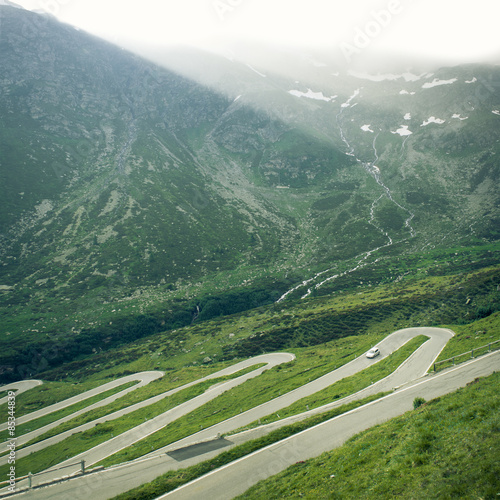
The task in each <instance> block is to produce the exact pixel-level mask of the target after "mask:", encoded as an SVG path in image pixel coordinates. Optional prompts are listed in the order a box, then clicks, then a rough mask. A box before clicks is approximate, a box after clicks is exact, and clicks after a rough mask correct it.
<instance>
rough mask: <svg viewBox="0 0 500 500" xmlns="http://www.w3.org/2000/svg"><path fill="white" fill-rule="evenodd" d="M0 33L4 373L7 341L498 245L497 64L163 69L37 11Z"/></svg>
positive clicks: (16, 12)
mask: <svg viewBox="0 0 500 500" xmlns="http://www.w3.org/2000/svg"><path fill="white" fill-rule="evenodd" d="M0 20H1V30H0V51H1V53H2V57H1V58H0V75H1V76H0V176H1V182H0V190H1V193H0V221H1V222H0V224H1V239H0V256H1V262H2V266H1V268H0V287H1V294H0V300H1V310H0V312H1V314H2V321H1V323H2V327H1V328H2V332H0V342H1V343H2V345H4V346H6V347H5V350H4V360H3V364H4V367H3V371H7V372H9V371H12V363H14V361H13V360H14V359H15V356H16V355H17V354H16V353H18V352H19V349H20V348H21V346H22V345H23V343H24V342H25V341H26V339H31V340H32V341H33V342H35V343H40V342H43V343H44V345H51V344H54V343H57V342H60V341H61V339H62V338H64V339H66V338H70V337H71V338H73V337H74V338H76V336H78V334H80V333H81V332H82V331H84V330H85V329H88V328H91V329H94V330H95V331H96V332H98V333H96V338H99V339H104V340H105V339H107V338H109V335H110V333H109V330H110V329H112V327H110V326H109V325H112V324H113V318H117V317H118V319H120V318H121V320H123V318H129V317H136V316H137V315H138V314H142V315H144V314H146V315H147V314H150V313H152V312H155V314H156V316H155V318H156V319H155V321H158V324H156V323H155V327H154V328H155V329H156V330H158V329H161V327H162V326H164V327H166V326H168V325H170V324H173V325H175V324H177V323H176V322H175V321H174V322H173V323H172V322H171V323H168V321H169V320H168V318H167V316H168V315H169V314H170V315H172V314H174V315H175V313H176V306H175V304H179V303H181V302H182V303H183V304H184V303H186V304H188V305H187V306H186V307H184V306H183V307H184V309H182V311H183V312H182V314H183V315H184V316H182V314H181V316H182V318H181V319H179V321H178V324H186V323H189V322H190V321H193V320H196V319H197V318H198V317H203V308H204V306H206V305H207V303H206V301H205V302H203V301H202V300H200V299H199V298H200V297H202V296H206V295H211V296H213V295H217V294H223V293H226V292H227V291H228V290H238V291H243V292H242V293H243V294H245V293H246V292H244V291H245V290H253V291H255V290H258V291H259V294H258V298H255V297H254V296H252V299H251V300H248V301H247V302H248V303H247V304H246V306H247V307H250V306H257V305H260V304H262V303H268V302H270V301H274V300H278V299H279V298H280V297H281V298H282V299H284V298H286V297H301V296H307V295H309V294H311V293H316V292H317V291H319V290H320V289H321V287H322V286H323V285H324V283H326V282H328V283H331V282H332V280H335V277H336V276H337V275H338V274H339V273H340V274H341V273H348V272H350V271H351V270H353V269H358V268H359V266H362V265H365V264H368V263H370V264H373V263H376V262H378V261H380V260H384V259H386V258H392V257H394V256H398V255H408V254H419V253H422V252H425V251H428V250H429V249H433V248H440V247H450V246H457V247H459V246H464V245H481V244H485V243H488V242H495V241H497V240H498V229H499V226H500V224H499V211H498V207H499V193H498V188H497V184H496V182H497V178H498V174H499V161H498V155H499V154H500V143H499V137H500V135H499V133H498V132H499V128H500V92H499V85H498V84H499V82H500V70H499V68H498V67H485V66H466V67H456V68H444V69H440V70H437V71H435V72H433V73H419V74H414V73H411V72H406V73H402V74H395V75H393V74H386V75H380V74H379V75H368V74H359V73H348V72H345V71H343V72H338V71H336V70H335V68H333V67H331V66H330V65H329V64H328V63H323V62H321V61H318V60H315V59H312V58H308V57H302V58H300V59H298V62H297V64H296V67H295V68H293V67H292V69H291V70H290V68H288V70H287V71H282V72H278V71H277V68H278V66H276V67H275V71H274V72H273V71H271V70H269V69H268V68H267V67H266V68H255V67H254V66H252V65H249V64H244V63H241V62H238V61H235V60H233V61H230V60H227V59H224V58H219V57H216V56H209V55H207V54H203V53H192V52H190V53H189V54H188V55H186V54H183V53H180V54H171V55H169V56H168V57H167V61H165V64H166V65H169V66H170V69H165V68H162V67H160V66H157V65H156V64H154V63H152V62H148V61H146V60H144V59H141V58H140V57H138V56H136V55H133V54H131V53H129V52H127V51H125V50H123V49H120V48H118V47H115V46H113V45H111V44H108V43H106V42H104V41H102V40H99V39H96V38H94V37H92V36H89V35H88V34H86V33H83V32H80V31H79V30H77V29H75V28H73V27H70V26H66V25H62V24H60V23H59V22H57V21H56V20H55V19H53V18H51V17H49V16H43V15H39V14H34V13H31V12H27V11H24V10H21V9H15V8H13V7H10V6H8V5H0ZM180 61H182V62H183V64H180ZM186 61H189V64H186ZM181 66H182V67H181ZM181 71H182V73H184V76H183V75H181V74H180V73H181ZM301 283H304V285H301ZM291 291H293V293H289V292H291ZM244 296H245V297H246V299H245V300H247V299H248V297H249V296H248V295H244ZM231 300H232V299H231ZM190 301H191V302H190ZM233 302H234V301H233ZM212 305H213V304H212ZM238 307H239V308H240V309H241V308H244V307H245V305H240V306H238ZM208 310H209V308H208V307H206V308H205V313H204V314H205V317H209V316H210V315H209V313H208ZM221 312H224V311H220V310H217V308H215V310H214V311H213V314H219V313H221ZM228 312H231V309H229V310H228ZM117 315H118V316H117ZM166 322H167V325H166ZM116 324H117V322H116V321H115V325H116ZM118 324H121V323H119V322H118ZM105 327H106V330H104V328H105ZM120 328H121V327H120ZM120 331H123V328H122V329H121V330H120ZM148 331H149V330H148V328H145V329H142V327H141V328H139V329H138V331H137V332H136V334H134V335H135V336H140V335H143V334H144V333H147V332H148ZM117 332H118V330H116V331H114V333H113V334H115V335H119V333H117ZM104 340H103V342H104ZM97 348H99V345H97Z"/></svg>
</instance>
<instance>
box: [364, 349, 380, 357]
mask: <svg viewBox="0 0 500 500" xmlns="http://www.w3.org/2000/svg"><path fill="white" fill-rule="evenodd" d="M379 354H380V351H379V349H378V347H372V348H371V349H370V350H369V351H368V352H367V353H366V357H367V358H375V357H377V356H378V355H379Z"/></svg>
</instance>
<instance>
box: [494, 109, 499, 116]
mask: <svg viewBox="0 0 500 500" xmlns="http://www.w3.org/2000/svg"><path fill="white" fill-rule="evenodd" d="M492 113H493V114H494V115H498V116H500V111H498V109H494V110H493V111H492Z"/></svg>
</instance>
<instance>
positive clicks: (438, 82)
mask: <svg viewBox="0 0 500 500" xmlns="http://www.w3.org/2000/svg"><path fill="white" fill-rule="evenodd" d="M456 81H457V78H452V79H451V80H439V79H437V78H434V80H432V82H427V83H424V84H423V85H422V88H423V89H431V88H432V87H439V86H440V85H451V84H452V83H455V82H456Z"/></svg>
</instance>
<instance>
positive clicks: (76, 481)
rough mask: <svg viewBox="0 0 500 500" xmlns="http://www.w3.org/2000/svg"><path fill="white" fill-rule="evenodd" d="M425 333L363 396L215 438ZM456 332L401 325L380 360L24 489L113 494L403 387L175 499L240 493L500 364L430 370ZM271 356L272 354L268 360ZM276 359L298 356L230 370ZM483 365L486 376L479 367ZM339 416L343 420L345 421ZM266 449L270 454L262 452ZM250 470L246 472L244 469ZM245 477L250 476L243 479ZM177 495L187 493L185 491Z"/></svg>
mask: <svg viewBox="0 0 500 500" xmlns="http://www.w3.org/2000/svg"><path fill="white" fill-rule="evenodd" d="M421 334H423V335H427V336H428V337H429V340H428V341H427V342H425V343H424V344H423V345H422V346H421V347H420V348H419V349H417V350H416V351H415V352H414V353H413V354H412V356H410V357H409V358H408V359H407V360H406V361H405V362H404V363H403V364H402V365H401V366H400V367H399V368H398V369H397V370H396V371H395V372H394V373H393V374H391V375H390V376H389V377H386V378H385V379H383V380H381V381H379V382H378V383H376V384H373V385H371V386H370V387H368V388H367V389H364V390H363V391H360V392H359V393H357V394H356V395H353V396H349V397H348V398H345V399H343V400H340V401H336V402H334V403H331V404H329V405H325V406H324V407H322V408H317V409H315V410H312V411H311V412H305V413H304V414H302V415H300V416H294V417H290V419H285V420H284V421H280V422H275V423H273V424H270V426H262V428H258V429H255V430H252V431H249V432H246V433H241V434H238V435H235V436H229V437H227V439H225V440H218V441H219V442H215V441H214V437H215V436H216V435H217V434H218V433H221V434H222V433H227V432H230V431H233V430H235V429H237V428H240V427H242V426H244V425H247V424H248V423H251V422H254V421H255V420H257V419H259V418H261V417H264V416H266V415H269V414H270V413H273V412H276V411H279V409H281V408H284V407H286V406H288V405H290V404H291V403H293V402H295V401H297V400H299V399H301V398H303V397H305V396H307V395H309V394H313V393H315V392H317V391H319V390H321V389H323V388H325V387H328V386H329V385H331V384H333V383H334V382H336V381H338V380H340V379H342V378H344V377H346V376H349V375H352V374H354V373H356V372H358V371H360V370H363V369H364V368H367V367H368V366H370V365H371V364H373V363H377V362H378V361H380V360H381V359H383V358H384V357H386V356H388V355H389V354H390V353H392V352H393V351H395V350H397V349H398V348H399V347H401V346H402V345H404V344H405V343H406V342H408V341H409V340H410V339H412V338H414V337H415V336H417V335H421ZM452 336H453V332H451V331H450V330H444V329H438V328H411V329H404V330H400V331H398V332H395V333H393V334H391V335H389V336H388V337H387V338H386V339H384V340H383V341H382V342H380V343H379V344H378V347H379V349H380V351H381V355H380V356H378V357H377V358H375V359H373V360H370V359H367V358H366V357H365V356H364V355H363V356H361V357H359V358H356V359H355V360H353V361H351V362H350V363H347V364H346V365H344V366H342V367H340V368H339V369H337V370H334V371H333V372H331V373H329V374H327V375H325V376H323V377H320V378H318V379H316V380H314V381H312V382H310V383H308V384H305V385H304V386H302V387H300V388H298V389H296V390H294V391H291V392H289V393H287V394H285V395H283V396H281V397H279V398H276V399H274V400H272V401H269V402H267V403H264V404H263V405H260V406H258V407H256V408H253V409H251V410H249V411H248V412H244V413H242V414H240V415H237V416H236V417H233V418H231V419H228V420H226V421H224V422H221V423H220V424H217V425H215V426H213V427H211V428H208V429H205V430H203V431H201V432H199V433H196V434H194V435H192V436H190V437H188V438H186V439H183V440H181V441H178V442H177V443H174V444H172V445H169V446H168V447H165V448H164V449H162V450H157V451H155V452H154V453H152V454H151V456H148V457H144V458H143V459H141V460H137V461H134V462H130V463H127V464H124V465H122V466H118V467H114V468H110V469H106V470H104V471H102V472H98V473H94V474H89V475H86V476H80V477H75V478H73V479H71V480H70V481H65V482H62V483H58V484H56V485H54V486H50V487H44V488H41V489H36V490H32V491H29V492H26V493H23V494H22V496H23V497H26V498H40V499H43V498H51V499H66V498H68V499H69V498H71V499H75V500H78V499H80V498H82V499H83V498H89V497H90V496H91V497H92V499H93V500H99V499H107V498H111V497H113V496H114V495H116V494H118V493H120V492H123V491H127V490H129V489H131V488H133V487H136V486H138V485H140V484H143V483H145V482H149V481H151V480H153V479H154V478H155V477H157V476H158V475H160V474H162V473H164V472H166V471H168V470H172V469H177V468H185V467H188V466H190V465H192V464H194V463H198V462H200V461H202V460H206V459H208V458H210V457H212V456H215V455H217V454H218V453H219V452H220V451H221V449H227V447H230V446H234V445H236V444H239V443H241V442H244V441H246V440H248V439H253V438H255V437H257V436H258V435H262V434H264V433H266V432H269V430H271V429H273V428H276V427H278V426H281V425H286V424H288V423H290V421H291V420H294V419H300V418H305V417H306V416H309V415H310V414H312V413H318V412H320V411H325V410H327V409H329V408H331V407H334V406H340V405H342V404H345V403H346V402H348V400H353V399H359V398H363V397H366V395H368V394H370V393H377V392H381V391H384V390H388V389H389V390H391V389H395V388H399V389H398V390H397V391H396V392H395V393H393V394H391V395H390V396H387V397H386V398H383V399H381V400H378V401H377V402H374V403H370V404H369V405H366V406H363V407H362V408H359V409H358V410H354V411H353V412H349V413H348V414H346V415H344V416H341V417H337V418H336V419H332V420H330V421H328V422H325V423H324V424H321V425H320V426H317V428H318V429H319V430H318V431H317V432H318V433H317V434H316V433H315V431H314V430H313V429H316V427H315V428H312V429H309V430H308V431H304V433H300V434H298V435H296V436H292V437H291V438H288V439H287V440H284V441H282V442H280V443H276V444H275V445H272V446H271V447H268V448H266V449H264V450H261V451H260V452H256V453H254V454H252V455H250V456H248V457H246V458H244V459H241V460H238V461H237V462H235V463H233V464H231V465H229V466H226V467H223V468H222V469H220V470H217V471H215V472H214V473H212V474H209V475H207V476H205V477H204V478H201V479H199V480H197V481H195V482H193V483H190V484H189V485H186V486H184V487H182V488H179V489H178V490H176V491H175V492H173V493H171V494H170V495H172V497H173V498H189V499H191V498H204V499H205V498H217V499H218V498H232V497H234V496H235V495H238V494H240V493H242V492H244V491H245V490H246V489H247V488H248V487H249V486H250V485H251V484H254V483H255V482H257V481H258V480H260V479H262V478H264V477H268V476H269V475H273V474H275V473H276V472H279V470H282V469H283V468H285V467H287V466H288V465H290V464H291V463H294V462H296V461H299V460H304V459H306V458H310V457H312V456H316V455H318V454H320V453H322V452H323V451H325V450H329V449H332V448H334V447H335V446H338V445H339V444H341V443H342V442H344V440H345V439H346V437H345V436H346V435H347V434H349V436H350V435H353V434H355V433H357V432H359V431H360V430H363V429H365V428H367V427H371V426H373V425H375V424H377V423H379V422H381V421H384V420H387V419H389V418H392V417H393V416H396V415H399V414H401V413H404V412H405V411H407V410H408V409H411V407H412V402H413V399H414V397H416V396H415V395H414V394H416V395H418V396H421V397H425V398H426V399H430V398H432V397H435V396H434V395H433V394H434V393H436V395H440V394H444V393H446V392H451V391H453V390H455V389H456V388H457V387H460V386H461V385H464V384H465V383H467V382H468V381H470V380H472V379H474V378H475V377H476V376H480V375H487V374H489V373H491V372H492V371H494V370H495V369H498V368H499V361H500V357H499V353H494V354H492V355H489V356H485V357H483V358H479V359H477V360H474V361H472V362H470V363H466V364H463V365H460V367H457V368H455V369H453V370H448V371H445V372H441V373H439V374H437V375H431V376H425V377H424V375H425V374H426V372H427V370H428V369H429V367H430V366H431V365H432V363H433V362H434V360H435V358H436V357H437V356H438V355H439V353H440V352H441V350H442V349H443V348H444V346H445V345H446V343H447V342H448V340H449V339H450V338H451V337H452ZM269 356H272V358H268V357H269ZM264 359H265V360H266V361H264ZM269 359H272V361H269V362H270V363H271V364H272V363H275V364H279V363H282V362H287V361H290V360H291V359H293V356H292V355H289V354H274V355H266V356H265V357H257V358H252V359H250V360H247V361H246V362H243V363H238V364H237V365H235V366H234V367H231V368H229V369H226V371H227V370H231V369H232V370H233V373H234V372H235V371H238V370H241V369H242V368H243V367H246V366H250V365H251V364H255V363H259V362H267V361H268V360H269ZM245 363H246V365H245ZM266 368H269V365H268V366H266V367H264V368H261V369H259V370H256V371H254V372H252V373H250V374H247V375H245V376H244V377H247V376H251V375H252V374H253V376H257V375H258V373H256V372H259V373H260V372H261V371H262V370H264V369H266ZM479 372H480V375H478V374H477V373H479ZM225 374H229V372H226V373H225ZM451 374H454V375H451ZM215 376H222V372H217V373H216V374H212V377H215ZM422 377H423V378H422ZM240 378H241V377H239V378H237V379H234V380H232V381H229V382H226V383H224V384H222V385H218V386H216V387H213V388H211V390H209V391H207V392H206V393H205V394H204V395H202V396H206V398H201V396H198V398H201V399H199V400H197V398H193V399H192V400H190V401H188V402H186V403H184V405H180V406H179V407H177V408H175V409H173V410H170V411H169V412H167V414H168V415H167V414H163V415H161V416H160V417H157V420H156V419H152V420H150V421H149V422H147V423H145V424H142V425H141V426H138V427H136V428H134V429H133V430H131V431H130V432H129V433H124V434H126V435H125V436H124V435H120V436H117V437H116V438H114V439H112V440H110V441H108V442H106V443H103V445H101V446H98V447H96V448H94V449H92V450H89V451H88V452H85V453H83V454H81V455H80V456H78V457H74V458H72V459H70V460H68V461H67V463H73V464H74V463H75V462H78V461H79V460H81V459H84V460H85V461H86V463H87V465H91V464H92V463H96V462H97V461H99V460H101V459H102V458H104V457H105V456H108V455H110V454H112V453H115V452H116V450H117V449H121V448H123V447H127V446H129V445H130V443H131V442H133V441H134V440H135V441H137V440H140V439H143V438H144V437H145V436H146V435H147V434H150V433H152V432H155V431H156V429H157V428H159V427H158V426H160V427H163V426H164V425H166V424H167V423H168V422H169V421H172V420H175V419H176V418H179V416H180V415H181V414H185V413H186V412H189V411H192V410H193V409H194V408H195V407H197V406H199V405H200V404H204V402H206V401H207V400H210V399H213V397H216V395H218V394H220V393H221V392H223V391H225V390H227V389H228V388H230V387H232V386H234V385H236V383H237V381H238V380H239V379H240ZM198 382H199V381H196V382H193V383H192V384H194V383H198ZM240 383H241V382H240ZM231 384H233V385H231ZM457 384H458V385H457ZM207 393H208V394H207ZM207 398H208V399H207ZM378 405H380V406H378ZM181 407H182V408H181ZM357 412H361V417H359V419H358V413H357ZM363 412H364V413H363ZM334 422H343V423H342V424H340V423H334ZM326 424H328V426H329V425H330V424H331V425H333V426H340V425H344V426H345V430H341V431H337V430H336V427H335V429H334V430H332V431H331V432H330V431H329V430H328V432H326V434H325V429H329V427H328V426H327V425H326ZM351 424H352V425H351ZM361 424H363V425H364V427H362V426H361ZM361 427H362V428H361ZM342 429H343V428H342ZM259 433H260V434H259ZM305 433H309V434H307V437H306V438H302V437H301V436H302V435H303V434H304V435H305ZM325 435H327V437H328V439H325ZM333 436H335V439H333ZM349 436H347V437H349ZM309 443H310V445H309ZM315 443H317V444H315ZM322 447H323V448H322ZM318 450H319V451H318ZM261 452H262V454H260V453H261ZM255 457H256V458H255ZM247 460H248V461H247ZM240 464H242V465H240ZM257 465H258V467H257ZM78 469H79V467H78V466H77V467H75V468H74V469H71V468H70V469H67V470H65V471H64V472H61V471H58V472H56V473H48V474H44V475H43V476H37V479H38V482H45V481H47V480H50V479H53V478H54V477H61V476H62V474H71V473H73V472H76V471H77V470H78ZM243 470H244V471H245V472H244V473H243V472H242V471H243ZM266 471H267V472H266ZM241 474H243V475H241ZM266 474H267V475H266ZM235 477H238V480H235V479H234V478H235ZM243 478H244V480H242V479H243ZM228 482H229V483H231V487H230V488H229V487H228ZM234 483H237V484H234ZM34 484H37V483H36V481H34ZM221 484H222V485H223V486H222V489H223V490H224V491H219V490H218V488H221V487H220V485H221ZM217 485H219V486H217ZM19 486H20V487H21V488H22V487H23V486H25V482H24V483H21V484H20V485H19ZM232 488H237V489H238V491H237V492H234V491H233V489H232ZM242 488H243V489H242ZM212 492H213V493H212ZM175 495H180V496H178V497H177V496H175ZM183 495H184V496H183ZM186 495H187V496H186Z"/></svg>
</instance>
